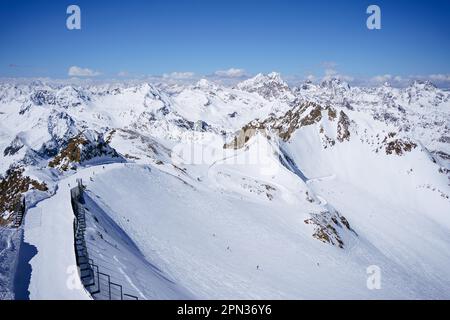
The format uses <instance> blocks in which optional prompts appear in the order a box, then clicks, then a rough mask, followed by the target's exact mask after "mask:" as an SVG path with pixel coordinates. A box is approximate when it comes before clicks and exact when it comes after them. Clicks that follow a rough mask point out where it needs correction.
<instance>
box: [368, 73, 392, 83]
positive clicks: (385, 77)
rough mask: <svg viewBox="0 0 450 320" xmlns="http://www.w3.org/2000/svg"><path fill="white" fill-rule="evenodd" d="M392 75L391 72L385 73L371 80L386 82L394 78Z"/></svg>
mask: <svg viewBox="0 0 450 320" xmlns="http://www.w3.org/2000/svg"><path fill="white" fill-rule="evenodd" d="M392 78H393V77H392V75H390V74H383V75H378V76H375V77H373V78H372V79H371V80H372V81H374V82H377V83H385V82H387V81H390V80H391V79H392Z"/></svg>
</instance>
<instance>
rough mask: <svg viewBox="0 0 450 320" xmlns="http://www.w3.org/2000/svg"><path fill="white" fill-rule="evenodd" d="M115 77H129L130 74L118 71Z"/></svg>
mask: <svg viewBox="0 0 450 320" xmlns="http://www.w3.org/2000/svg"><path fill="white" fill-rule="evenodd" d="M117 76H119V77H129V76H130V73H129V72H128V71H120V72H119V73H118V74H117Z"/></svg>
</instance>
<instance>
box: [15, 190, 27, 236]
mask: <svg viewBox="0 0 450 320" xmlns="http://www.w3.org/2000/svg"><path fill="white" fill-rule="evenodd" d="M14 211H15V217H14V224H13V227H14V228H19V227H20V226H21V225H22V222H23V218H24V217H25V212H26V206H25V197H24V196H22V198H21V199H20V201H19V202H18V203H17V205H16V207H15V209H14Z"/></svg>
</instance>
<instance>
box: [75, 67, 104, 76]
mask: <svg viewBox="0 0 450 320" xmlns="http://www.w3.org/2000/svg"><path fill="white" fill-rule="evenodd" d="M68 74H69V76H70V77H96V76H98V75H100V72H97V71H93V70H91V69H88V68H80V67H77V66H72V67H70V68H69V73H68Z"/></svg>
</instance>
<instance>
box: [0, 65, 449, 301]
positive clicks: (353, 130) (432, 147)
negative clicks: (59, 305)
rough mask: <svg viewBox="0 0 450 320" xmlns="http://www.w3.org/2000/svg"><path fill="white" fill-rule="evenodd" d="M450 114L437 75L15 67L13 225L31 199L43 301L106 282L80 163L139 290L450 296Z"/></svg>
mask: <svg viewBox="0 0 450 320" xmlns="http://www.w3.org/2000/svg"><path fill="white" fill-rule="evenodd" d="M449 120H450V92H448V91H445V90H442V89H439V88H436V87H435V86H433V85H432V84H431V83H422V82H414V83H412V84H411V85H410V86H409V87H407V88H393V87H391V86H389V85H388V84H385V85H383V86H381V87H376V88H358V87H350V86H349V85H348V84H346V83H345V82H343V81H341V80H339V79H330V80H326V81H324V82H322V83H320V84H314V83H311V82H307V83H305V84H303V85H301V86H299V87H295V88H291V87H289V86H288V85H287V84H286V83H285V82H284V81H283V80H282V79H281V77H280V75H279V74H276V73H271V74H269V75H262V74H260V75H257V76H256V77H254V78H252V79H248V80H245V81H243V82H241V83H239V84H237V85H236V86H234V87H225V86H222V85H219V84H215V83H212V82H209V81H207V80H201V81H199V82H198V83H196V84H194V85H168V84H149V83H142V84H107V85H85V86H75V85H73V86H68V85H57V84H49V83H44V82H34V83H14V82H7V83H1V84H0V151H1V152H2V153H1V155H0V157H1V159H2V160H1V163H0V174H1V177H0V178H1V180H0V183H1V190H0V228H2V229H1V230H10V228H11V227H12V226H13V224H14V221H15V208H16V206H17V204H18V203H20V200H21V199H22V197H25V203H26V208H27V212H26V215H25V220H24V223H23V224H22V227H21V230H22V229H23V244H25V245H26V247H29V248H33V250H32V251H33V254H30V256H29V257H28V258H27V259H26V261H25V262H26V263H27V264H28V265H29V269H30V270H29V271H27V272H24V273H23V276H24V277H25V278H29V283H28V291H29V298H31V299H52V298H53V299H91V298H92V296H91V295H90V294H89V292H88V291H87V290H85V289H84V288H83V286H82V285H81V282H80V280H79V277H77V273H76V272H75V273H74V270H75V271H76V258H75V252H74V232H73V221H74V213H73V210H72V207H71V199H70V197H71V196H70V189H71V188H72V187H74V186H75V185H76V180H77V179H82V181H83V184H84V185H85V188H86V192H85V200H86V204H85V206H86V212H87V213H86V220H87V221H86V223H87V228H86V243H87V247H88V251H89V256H90V257H94V258H93V259H94V260H95V261H96V262H97V263H99V264H100V265H101V266H102V268H103V269H104V270H106V271H107V272H108V273H109V274H110V275H111V277H113V278H114V280H115V281H116V282H120V284H121V285H122V286H123V288H124V290H127V291H128V292H131V293H132V294H133V295H136V296H137V297H138V298H139V299H308V298H309V299H332V298H334V299H443V298H447V299H448V298H449V297H450V268H449V266H450V199H449V196H450V184H449V177H450V171H449V170H450V143H449V142H450V129H449ZM0 240H1V239H0ZM2 243H5V244H7V243H9V242H8V241H2V242H0V244H2ZM23 244H22V246H23ZM3 247H5V248H8V246H6V245H5V246H3V245H2V246H0V249H2V248H3ZM1 252H2V254H3V252H4V251H1ZM5 252H6V251H5ZM9 255H11V254H9ZM4 261H7V262H8V263H9V264H10V263H11V259H10V258H4V259H3V260H2V259H1V257H0V263H2V262H3V263H5V265H6V262H4ZM19 265H22V264H19ZM74 266H75V267H74ZM374 266H375V267H376V268H377V270H379V280H380V281H379V282H380V286H379V287H378V288H371V287H370V285H368V281H369V280H368V279H369V278H370V277H371V275H370V274H368V268H369V269H371V268H372V267H374ZM3 270H5V271H3ZM27 270H28V269H27ZM106 271H105V272H106ZM0 272H1V273H3V274H2V276H3V277H1V278H0V279H6V276H7V275H6V273H7V272H11V271H10V268H9V267H8V268H2V265H0ZM16 272H17V274H21V272H22V270H20V268H19V269H18V270H17V271H16ZM74 275H75V277H74ZM0 283H2V282H0ZM5 283H6V281H5ZM7 290H11V289H10V288H6V287H5V288H2V290H0V291H5V292H6V291H7ZM11 294H12V293H11V292H9V295H11ZM9 295H8V296H9Z"/></svg>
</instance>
